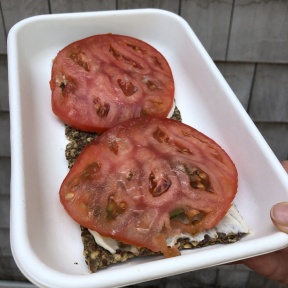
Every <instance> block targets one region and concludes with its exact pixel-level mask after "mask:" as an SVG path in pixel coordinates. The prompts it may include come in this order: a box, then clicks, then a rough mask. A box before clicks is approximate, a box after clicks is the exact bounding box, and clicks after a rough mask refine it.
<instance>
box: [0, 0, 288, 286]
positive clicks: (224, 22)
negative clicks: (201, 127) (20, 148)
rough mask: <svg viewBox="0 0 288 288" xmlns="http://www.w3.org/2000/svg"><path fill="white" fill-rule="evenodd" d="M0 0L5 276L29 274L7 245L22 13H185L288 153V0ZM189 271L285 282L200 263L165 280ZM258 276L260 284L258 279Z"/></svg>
mask: <svg viewBox="0 0 288 288" xmlns="http://www.w3.org/2000/svg"><path fill="white" fill-rule="evenodd" d="M0 4H1V6H0V10H1V13H0V253H1V254H0V280H10V281H25V277H24V276H22V274H21V273H20V272H19V270H18V269H17V267H16V265H15V263H14V260H13V258H12V255H11V249H10V245H9V205H10V203H9V199H10V191H9V185H10V183H9V180H10V143H9V129H10V127H9V101H8V83H7V82H8V75H7V48H6V44H7V42H6V38H7V34H8V32H9V30H10V28H11V27H12V26H13V25H14V24H15V23H16V22H18V21H20V20H22V19H24V18H27V17H30V16H33V15H40V14H49V13H69V12H80V11H98V10H113V9H129V8H131V9H134V8H147V7H153V8H161V9H166V10H169V11H172V12H174V13H177V14H179V15H181V16H182V17H183V18H184V19H186V20H187V21H188V23H189V24H190V25H191V27H192V29H193V30H194V31H195V33H196V35H197V36H198V37H199V39H200V41H201V42H202V43H203V45H204V47H205V48H206V49H207V51H208V53H209V54H210V56H211V57H212V59H213V60H214V61H215V63H216V64H217V66H218V68H219V70H220V71H221V73H222V74H223V75H224V77H225V78H226V80H227V82H228V83H229V84H230V86H231V88H232V89H233V91H234V92H235V94H236V95H237V97H238V98H239V100H240V101H241V103H242V105H243V106H244V107H245V109H246V110H247V112H248V113H249V115H250V116H251V117H252V119H253V120H254V121H255V124H256V125H257V127H258V129H259V130H260V132H261V133H262V134H263V136H264V137H265V139H266V140H267V142H268V144H269V145H270V147H271V148H272V150H273V151H274V153H275V154H276V156H277V157H278V158H279V160H282V159H287V157H288V1H286V0H282V1H281V0H270V1H269V0H253V1H252V0H225V1H224V0H217V1H215V0H81V1H78V0H0ZM247 165H249V163H247ZM227 270H229V273H227ZM228 274H229V275H230V276H229V277H228V276H227V275H228ZM191 275H192V277H194V278H193V279H194V280H193V283H194V284H193V285H194V286H192V284H191V285H190V286H189V287H203V285H204V284H205V285H206V286H205V287H216V284H217V287H280V286H277V284H276V283H275V282H272V281H266V280H264V279H262V278H261V277H260V276H259V275H256V274H255V273H252V272H251V271H249V270H248V269H245V268H243V267H239V266H233V267H230V268H227V267H216V268H213V269H206V270H201V271H197V272H193V273H190V274H189V275H186V274H185V277H184V276H183V277H182V278H181V279H182V280H181V279H180V278H179V277H178V276H177V277H172V278H171V279H168V280H169V281H172V282H173V281H174V282H175V281H176V282H177V283H178V284H177V285H178V286H172V284H171V286H169V285H168V286H169V287H182V286H179V285H180V284H179V283H180V282H181V281H182V282H183V281H184V280H183V279H186V280H185V281H188V280H187V279H188V278H189V277H191ZM195 277H196V278H197V277H198V278H199V277H200V278H199V279H200V280H201V279H202V280H201V281H202V284H201V283H200V284H199V286H196V285H197V283H198V282H199V281H200V280H199V279H198V280H195V279H196V278H195ZM201 277H202V278H201ZM237 277H238V278H237ZM235 279H236V280H237V281H236V280H235ZM168 280H167V279H166V280H165V281H168ZM163 281H164V280H163ZM189 281H192V280H191V279H190V280H189ZM197 281H198V282H197ZM203 281H204V282H203ZM205 281H206V282H205ZM225 281H226V282H225ZM229 281H230V282H229ZM231 281H232V282H231ZM233 281H234V282H235V283H234V282H233ZM255 281H256V282H255ZM257 281H258V282H257ZM259 281H260V282H261V281H262V282H261V283H262V284H263V285H262V284H261V285H260V286H255V283H260V282H259ZM172 282H171V283H172ZM182 282H181V283H182ZM208 282H209V283H208ZM157 283H158V282H157ZM191 283H192V282H191ZM203 283H204V284H203ZM213 283H214V284H213ZM231 283H233V285H232V284H231ZM175 285H176V284H175ZM201 285H202V286H201ZM229 285H230V286H229ZM168 286H166V287H168ZM155 287H156V286H155ZM163 287H164V286H163ZM183 287H184V286H183ZM185 287H188V286H185Z"/></svg>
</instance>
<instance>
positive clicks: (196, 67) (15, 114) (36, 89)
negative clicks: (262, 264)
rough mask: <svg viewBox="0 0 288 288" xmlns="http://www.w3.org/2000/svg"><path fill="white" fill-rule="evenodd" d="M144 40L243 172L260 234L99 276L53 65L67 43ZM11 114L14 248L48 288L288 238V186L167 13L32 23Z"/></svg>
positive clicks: (18, 37)
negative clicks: (279, 219) (100, 37)
mask: <svg viewBox="0 0 288 288" xmlns="http://www.w3.org/2000/svg"><path fill="white" fill-rule="evenodd" d="M109 32H112V33H116V34H123V35H128V36H133V37H137V38H139V39H141V40H144V41H146V42H148V43H149V44H151V45H153V46H154V47H155V48H156V49H158V50H159V51H160V52H162V54H163V55H164V56H165V57H166V59H167V60H168V62H169V63H170V66H171V69H172V72H173V74H174V78H175V87H176V94H175V97H176V102H177V106H178V107H179V108H180V111H181V113H182V117H183V122H185V123H187V124H189V125H191V126H194V127H195V128H196V129H198V130H200V131H202V132H203V133H205V134H207V135H208V136H210V137H211V138H213V139H214V140H216V141H217V142H218V143H219V144H220V145H221V146H222V147H223V148H224V149H225V150H226V151H227V152H228V154H229V155H230V156H231V158H232V159H233V160H234V162H235V164H236V166H237V168H238V172H239V192H238V194H237V197H236V199H235V204H236V205H237V207H238V209H239V210H240V213H241V214H242V216H243V217H244V218H245V220H246V221H247V223H248V225H249V227H250V229H251V233H250V235H249V236H247V237H245V238H244V239H242V240H241V241H240V242H238V243H235V244H233V245H215V246H211V247H207V248H201V249H196V250H190V251H185V252H182V256H180V257H175V258H170V259H164V258H163V257H160V256H157V257H140V258H139V259H134V260H131V261H128V262H127V263H123V264H117V265H115V266H113V267H109V268H108V269H104V270H101V271H98V272H97V273H95V274H89V273H88V270H87V266H86V264H85V262H84V257H83V255H82V250H83V247H82V242H81V237H80V230H79V225H78V224H76V223H75V222H74V221H73V220H72V219H71V218H70V217H69V216H68V215H67V214H66V212H65V211H64V209H63V207H62V206H61V204H60V202H59V198H58V190H59V187H60V184H61V182H62V180H63V179H64V177H65V175H66V173H67V172H68V168H67V163H66V159H65V156H64V150H65V145H66V143H67V140H66V139H65V135H64V125H63V123H61V121H59V120H58V119H57V117H55V116H54V115H53V113H52V111H51V106H50V102H51V100H50V99H51V98H50V97H51V95H50V88H49V80H50V73H51V66H52V60H53V58H54V57H55V56H56V54H57V52H58V51H59V50H60V49H62V48H63V47H64V46H66V45H67V44H69V43H71V42H73V41H75V40H79V39H81V38H84V37H87V36H90V35H94V34H101V33H109ZM8 65H9V66H8V67H9V96H10V112H11V153H12V180H11V247H12V251H13V255H14V258H15V261H16V263H17V265H18V266H19V268H20V269H21V271H22V272H23V273H24V275H25V276H26V277H27V278H28V279H30V280H31V281H32V282H33V283H35V284H36V285H38V286H41V287H69V288H73V287H77V288H79V287H101V288H104V287H116V286H124V285H128V284H132V283H136V282H143V281H148V280H151V279H155V278H160V277H165V276H169V275H174V274H178V273H184V272H187V271H192V270H196V269H201V268H204V267H209V266H213V265H217V264H221V263H225V262H230V261H233V260H237V259H241V258H246V257H251V256H254V255H259V254H263V253H267V252H269V251H273V250H277V249H280V248H283V247H285V246H287V245H288V235H286V234H284V233H282V232H279V231H277V230H276V229H275V227H274V226H273V225H272V223H271V221H270V217H269V210H270V207H271V206H272V204H274V203H277V202H280V201H284V200H287V195H288V178H287V175H286V173H285V172H284V169H283V168H282V167H281V165H280V164H279V162H278V160H277V158H276V157H275V155H274V154H273V153H272V151H271V150H270V148H269V147H268V145H267V144H266V142H265V141H264V140H263V138H262V136H261V134H260V133H259V131H258V130H257V129H256V128H255V126H254V124H253V122H252V121H251V120H250V118H249V117H248V115H247V114H246V112H245V110H244V109H243V108H242V106H241V104H240V102H239V101H238V100H237V98H236V96H235V95H234V94H233V92H232V90H231V89H230V88H229V86H228V84H227V83H226V82H225V80H224V78H223V77H222V75H221V74H220V72H219V71H218V70H217V68H216V66H215V65H214V63H213V61H212V60H211V58H210V57H209V56H208V54H207V52H206V51H205V49H204V48H203V47H202V45H201V44H200V42H199V40H198V39H197V37H196V36H195V34H194V33H193V31H192V30H191V28H190V27H189V25H188V24H187V23H186V22H185V21H184V20H183V19H182V18H181V17H179V16H177V15H175V14H173V13H170V12H167V11H162V10H158V9H140V10H122V11H105V12H88V13H73V14H58V15H44V16H36V17H31V18H28V19H26V20H23V21H21V22H19V23H17V24H16V25H15V26H14V27H13V28H12V29H11V30H10V33H9V36H8Z"/></svg>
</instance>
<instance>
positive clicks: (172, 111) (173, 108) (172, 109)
mask: <svg viewBox="0 0 288 288" xmlns="http://www.w3.org/2000/svg"><path fill="white" fill-rule="evenodd" d="M175 107H176V103H175V99H174V100H173V106H172V108H171V110H170V112H169V114H168V116H167V118H171V117H172V116H173V114H174V110H175Z"/></svg>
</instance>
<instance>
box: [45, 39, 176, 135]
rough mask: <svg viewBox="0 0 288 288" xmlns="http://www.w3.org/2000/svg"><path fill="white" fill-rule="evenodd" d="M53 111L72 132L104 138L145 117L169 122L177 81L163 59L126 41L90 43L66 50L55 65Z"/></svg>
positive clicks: (145, 46) (85, 41) (82, 42)
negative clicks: (107, 132)
mask: <svg viewBox="0 0 288 288" xmlns="http://www.w3.org/2000/svg"><path fill="white" fill-rule="evenodd" d="M50 87H51V90H52V110H53V112H54V113H55V114H56V115H57V116H58V117H59V118H60V119H61V120H62V121H63V122H64V123H66V124H68V125H70V126H71V127H73V128H76V129H79V130H82V131H90V132H103V131H105V130H107V129H108V128H110V127H112V126H114V125H115V124H118V123H119V122H122V121H125V120H128V119H130V118H135V117H139V116H143V115H153V116H160V117H167V115H168V114H169V112H170V110H171V109H172V107H173V100H174V80H173V75H172V72H171V69H170V67H169V65H168V63H167V61H166V59H165V58H164V57H163V55H162V54H161V53H160V52H159V51H157V50H156V49H155V48H153V47H152V46H150V45H149V44H147V43H145V42H143V41H141V40H138V39H135V38H132V37H128V36H122V35H114V34H104V35H95V36H92V37H88V38H85V39H82V40H79V41H77V42H74V43H72V44H70V45H68V46H66V47H65V48H64V49H63V50H61V51H60V52H59V53H58V55H57V57H56V58H55V60H54V62H53V67H52V76H51V81H50Z"/></svg>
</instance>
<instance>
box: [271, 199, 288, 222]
mask: <svg viewBox="0 0 288 288" xmlns="http://www.w3.org/2000/svg"><path fill="white" fill-rule="evenodd" d="M271 218H272V219H273V220H274V221H276V222H277V223H279V224H280V225H283V226H287V227H288V202H282V203H278V204H275V205H274V206H273V207H272V208H271Z"/></svg>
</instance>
